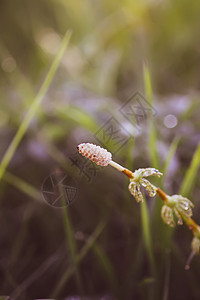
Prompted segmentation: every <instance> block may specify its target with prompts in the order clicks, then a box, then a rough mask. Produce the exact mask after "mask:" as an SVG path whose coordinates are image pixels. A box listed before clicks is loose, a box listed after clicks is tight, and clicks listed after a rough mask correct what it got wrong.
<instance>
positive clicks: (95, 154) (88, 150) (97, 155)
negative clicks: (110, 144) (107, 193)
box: [77, 143, 132, 177]
mask: <svg viewBox="0 0 200 300" xmlns="http://www.w3.org/2000/svg"><path fill="white" fill-rule="evenodd" d="M77 149H78V151H79V153H81V154H82V155H83V156H85V157H87V158H89V159H90V160H92V161H93V162H95V163H96V164H97V165H99V166H102V167H106V166H107V165H110V166H112V167H114V168H115V169H117V170H118V171H121V172H124V170H126V169H125V168H124V167H122V166H120V165H119V164H117V163H116V162H114V161H112V154H111V153H110V152H108V151H107V150H106V149H104V148H101V147H100V146H96V145H94V144H90V143H83V144H80V145H78V146H77ZM129 172H130V171H129ZM126 175H127V176H130V177H131V176H132V172H130V174H126Z"/></svg>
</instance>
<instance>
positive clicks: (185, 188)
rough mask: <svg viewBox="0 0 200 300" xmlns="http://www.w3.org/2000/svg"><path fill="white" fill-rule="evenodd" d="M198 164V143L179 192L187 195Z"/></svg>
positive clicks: (199, 151)
mask: <svg viewBox="0 0 200 300" xmlns="http://www.w3.org/2000/svg"><path fill="white" fill-rule="evenodd" d="M199 166H200V143H199V145H198V147H197V149H196V151H195V153H194V155H193V158H192V161H191V163H190V167H189V169H188V170H187V172H186V174H185V177H184V179H183V183H182V185H181V188H180V194H181V195H184V196H186V197H187V196H188V195H189V193H190V191H191V189H192V187H193V185H194V182H195V177H196V175H197V172H198V169H199Z"/></svg>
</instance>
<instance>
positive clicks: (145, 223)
mask: <svg viewBox="0 0 200 300" xmlns="http://www.w3.org/2000/svg"><path fill="white" fill-rule="evenodd" d="M141 217H142V231H143V237H144V242H145V247H146V250H147V253H148V256H149V260H150V263H151V267H152V271H153V272H154V269H155V262H154V257H153V250H152V240H151V233H150V221H149V213H148V208H147V203H146V200H145V199H144V202H143V203H142V205H141Z"/></svg>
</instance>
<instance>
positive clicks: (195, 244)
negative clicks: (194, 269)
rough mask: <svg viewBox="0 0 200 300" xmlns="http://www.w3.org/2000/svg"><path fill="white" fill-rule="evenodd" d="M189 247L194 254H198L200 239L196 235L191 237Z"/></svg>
mask: <svg viewBox="0 0 200 300" xmlns="http://www.w3.org/2000/svg"><path fill="white" fill-rule="evenodd" d="M191 248H192V250H193V251H194V253H195V254H200V239H199V238H198V237H196V236H195V237H193V240H192V243H191Z"/></svg>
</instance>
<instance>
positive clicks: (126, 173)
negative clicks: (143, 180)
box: [122, 169, 133, 179]
mask: <svg viewBox="0 0 200 300" xmlns="http://www.w3.org/2000/svg"><path fill="white" fill-rule="evenodd" d="M122 173H124V174H125V175H126V176H128V178H130V179H132V178H133V172H131V171H130V170H128V169H124V170H123V171H122Z"/></svg>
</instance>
